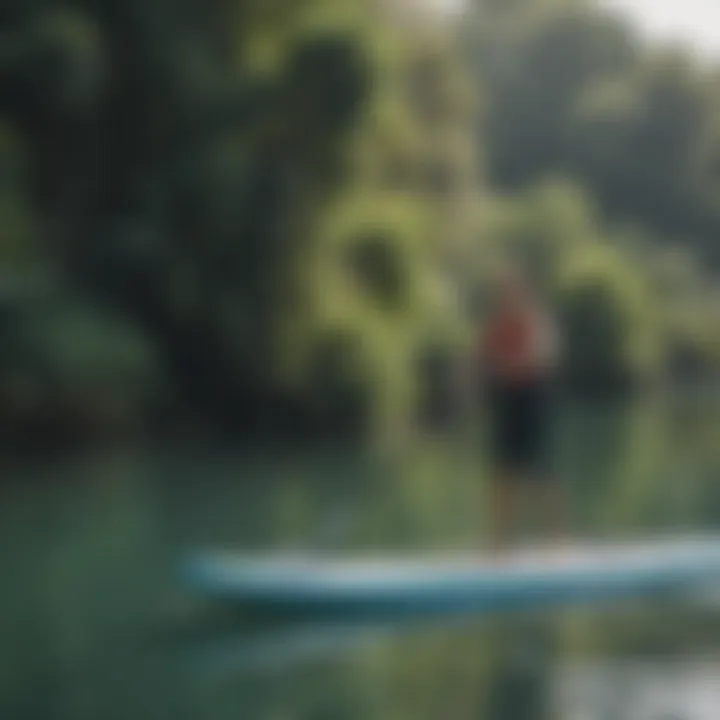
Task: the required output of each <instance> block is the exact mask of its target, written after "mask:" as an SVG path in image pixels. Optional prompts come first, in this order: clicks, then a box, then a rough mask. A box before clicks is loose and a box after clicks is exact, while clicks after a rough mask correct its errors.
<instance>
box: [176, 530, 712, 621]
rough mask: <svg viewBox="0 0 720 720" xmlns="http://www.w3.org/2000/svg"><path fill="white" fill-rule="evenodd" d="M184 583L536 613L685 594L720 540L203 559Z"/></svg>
mask: <svg viewBox="0 0 720 720" xmlns="http://www.w3.org/2000/svg"><path fill="white" fill-rule="evenodd" d="M184 577H185V581H186V583H187V584H188V586H189V587H190V588H191V589H192V590H193V591H195V592H197V593H199V594H201V595H203V596H207V597H210V598H216V599H222V600H228V601H234V602H237V603H241V604H244V605H247V606H251V607H256V608H260V609H263V608H265V609H276V610H278V609H279V610H283V609H286V610H291V611H299V612H305V611H313V612H339V613H348V614H368V613H369V614H372V613H377V612H403V613H415V612H435V611H442V610H458V611H460V610H483V609H485V610H488V609H502V608H509V607H525V606H527V607H533V606H539V605H545V604H548V603H565V602H583V601H594V600H602V599H605V598H608V599H609V598H614V597H624V596H633V595H640V594H645V593H652V592H658V591H663V590H683V589H686V588H690V587H697V586H700V585H703V584H707V583H712V582H715V581H717V580H718V579H720V538H715V539H709V540H696V541H685V542H680V541H666V542H660V541H657V542H654V543H648V544H646V545H645V546H644V547H641V546H627V547H623V546H620V545H615V546H605V547H597V548H592V549H586V550H584V551H579V552H577V553H576V554H575V556H574V557H570V558H569V559H568V560H567V561H565V560H563V557H562V554H560V555H558V556H556V555H555V554H553V553H552V552H545V553H536V554H535V555H534V556H531V555H528V556H527V557H523V556H522V555H520V556H518V558H514V557H513V558H510V559H509V560H508V562H507V564H504V565H491V564H488V563H487V562H484V563H483V562H482V561H472V560H464V561H459V560H458V559H457V558H453V557H449V558H446V559H444V560H443V559H434V560H427V561H418V560H413V559H410V558H397V559H394V560H378V561H362V560H352V559H339V558H334V559H333V558H323V557H306V558H295V559H293V558H282V557H277V556H272V555H268V556H254V557H242V556H234V555H232V554H229V553H203V554H199V555H197V556H195V557H193V558H190V559H189V560H188V562H187V563H186V565H185V567H184Z"/></svg>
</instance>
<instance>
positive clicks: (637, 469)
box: [0, 397, 720, 720]
mask: <svg viewBox="0 0 720 720" xmlns="http://www.w3.org/2000/svg"><path fill="white" fill-rule="evenodd" d="M719 439H720V404H718V403H717V402H716V401H714V400H711V399H709V398H707V397H705V398H704V401H703V398H702V397H700V398H695V399H685V400H683V401H673V402H672V403H670V402H667V401H662V400H654V401H645V402H642V403H636V404H634V405H632V406H622V407H609V406H604V407H598V406H595V407H572V408H570V407H569V408H566V410H565V412H564V413H563V417H562V422H561V423H560V427H559V428H558V450H557V453H556V472H557V475H558V477H559V478H560V479H561V480H562V482H563V484H564V485H565V487H566V490H567V493H568V495H569V497H570V498H571V501H572V507H573V510H574V518H575V522H576V526H577V528H578V531H579V532H580V533H582V534H583V535H584V536H589V537H603V536H607V537H632V536H638V535H640V536H647V535H653V534H655V533H661V532H662V533H668V532H672V533H678V534H681V533H684V532H688V531H695V530H703V531H715V530H716V529H717V526H718V523H719V522H720V482H719V480H720V442H718V440H719ZM484 476H485V471H484V467H483V462H482V453H481V452H480V447H479V444H478V443H477V442H476V441H474V440H473V438H472V437H469V436H467V437H464V438H461V437H458V438H455V439H454V440H452V441H450V440H440V439H433V440H431V439H427V440H424V441H423V442H419V443H418V444H417V447H415V448H412V449H407V450H406V451H404V452H403V453H402V454H400V455H398V456H397V457H395V458H393V459H392V460H386V461H383V462H380V461H379V460H377V459H372V458H369V457H362V458H359V457H357V456H354V455H351V454H350V453H347V452H343V451H340V450H337V451H331V450H325V451H323V452H309V451H308V452H306V453H300V452H297V451H295V452H293V453H283V452H280V451H277V450H276V451H270V450H266V451H263V450H259V449H258V450H256V451H255V452H253V453H242V454H240V453H235V452H231V451H228V450H225V451H223V452H219V451H218V452H213V453H209V452H204V453H199V452H190V451H188V450H187V449H183V448H174V449H165V450H163V451H156V452H154V453H148V452H144V453H140V452H137V453H135V454H134V455H130V454H128V453H125V454H123V455H122V456H115V457H110V456H104V457H100V458H86V459H84V460H81V461H74V462H73V463H68V464H65V465H55V466H54V467H52V468H47V467H45V468H44V469H40V468H39V466H38V464H35V466H34V467H31V466H29V465H28V467H25V468H15V469H14V470H12V471H8V473H6V478H5V482H4V483H3V486H2V502H0V569H1V570H2V592H0V718H3V720H5V718H7V719H8V720H26V719H27V720H31V719H32V720H36V719H37V720H45V719H47V720H115V719H116V720H144V719H145V718H147V719H148V720H151V719H155V718H157V719H159V720H160V719H165V718H167V719H168V720H170V719H172V720H182V719H187V720H195V719H198V720H200V719H202V720H226V719H227V720H230V719H232V720H255V719H256V718H257V719H258V720H261V719H262V720H265V719H267V720H343V719H344V718H353V719H357V720H366V719H367V720H370V719H372V720H385V719H387V720H406V719H407V720H424V719H428V720H430V719H432V720H465V719H468V720H470V719H472V720H477V719H478V718H489V719H490V720H535V719H536V718H537V719H542V720H544V719H545V718H547V719H548V720H566V719H567V720H580V718H581V717H583V718H587V719H588V720H600V719H601V718H602V719H603V720H604V719H606V718H618V720H622V718H625V717H627V718H632V720H662V719H663V718H666V720H668V719H669V718H674V719H676V720H681V719H682V720H705V718H706V717H708V718H710V717H711V716H710V715H706V714H703V713H705V712H706V710H704V709H703V708H708V707H710V708H711V711H713V712H715V713H716V714H715V715H712V717H713V718H716V717H717V716H718V715H717V712H718V711H719V710H720V699H717V700H716V699H714V698H715V696H714V695H712V692H713V690H712V688H713V687H714V686H715V684H716V683H715V682H714V681H713V679H714V678H717V677H719V676H720V675H719V674H718V673H717V670H719V669H720V665H718V664H716V661H717V659H719V658H720V604H717V605H716V603H715V602H714V601H712V599H711V600H707V599H705V600H703V601H702V602H701V601H699V600H693V601H690V600H683V601H680V600H675V601H672V602H671V601H669V600H663V601H657V602H647V601H644V602H631V603H627V602H625V603H620V604H613V605H601V606H597V607H592V608H583V609H575V610H571V611H567V610H566V611H562V612H547V611H543V612H537V613H530V614H527V613H526V614H506V615H498V616H482V617H481V616H479V617H477V618H463V619H457V620H455V621H453V622H450V623H448V622H444V623H428V624H427V625H424V626H414V627H412V628H392V627H358V626H355V627H352V626H350V627H342V626H338V625H335V626H326V625H323V624H322V623H316V624H314V625H298V624H295V623H293V622H291V621H290V620H287V621H283V620H281V619H277V618H276V619H274V620H270V619H265V620H262V619H259V618H250V617H244V616H242V615H241V614H239V613H238V612H236V611H233V610H230V609H227V608H217V607H213V606H208V605H205V604H203V603H202V602H199V601H197V600H196V599H194V598H192V597H188V596H187V595H186V594H184V593H183V591H182V588H180V587H179V586H178V583H177V578H176V577H175V576H174V570H175V568H176V566H177V562H178V560H179V559H180V558H182V557H183V555H184V554H185V553H186V552H187V551H188V550H195V549H198V548H202V547H217V546H220V547H223V548H226V547H231V548H238V549H246V550H247V549H267V548H273V549H278V548H302V549H313V548H348V549H349V548H353V549H366V550H368V551H370V550H373V551H378V550H380V551H382V550H388V551H398V550H401V549H410V548H412V549H418V548H420V549H425V548H426V549H428V550H437V549H444V550H447V549H458V550H467V549H468V548H473V547H479V546H480V545H481V544H482V543H483V541H484V538H485V530H484V528H486V518H485V503H484V484H483V478H484ZM528 532H530V533H532V532H537V530H535V529H533V528H529V530H528ZM530 537H531V536H530ZM673 683H675V684H674V685H673ZM669 688H673V690H672V692H669ZM663 689H664V691H666V695H667V696H668V697H667V698H666V699H663V697H665V696H662V692H661V691H663ZM661 696H662V697H661ZM672 698H675V700H672ZM612 702H615V703H616V706H613V705H612V704H611V703H612ZM673 702H675V703H676V704H679V707H675V706H671V705H672V703H673ZM663 703H664V704H663ZM583 713H584V714H583ZM663 713H664V714H663ZM673 713H674V714H673Z"/></svg>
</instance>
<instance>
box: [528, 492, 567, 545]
mask: <svg viewBox="0 0 720 720" xmlns="http://www.w3.org/2000/svg"><path fill="white" fill-rule="evenodd" d="M534 495H535V498H534V499H535V501H536V502H537V508H538V510H539V512H541V513H542V519H543V522H544V524H545V527H546V532H547V533H549V534H550V536H551V538H552V541H553V542H555V543H558V544H561V545H564V544H565V543H566V542H567V541H568V538H569V536H570V534H571V529H570V517H569V511H568V503H567V498H566V497H565V493H564V491H563V489H562V487H560V485H559V484H558V483H555V482H550V481H548V482H543V483H540V484H538V487H537V488H536V491H535V493H534Z"/></svg>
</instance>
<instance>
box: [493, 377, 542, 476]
mask: <svg viewBox="0 0 720 720" xmlns="http://www.w3.org/2000/svg"><path fill="white" fill-rule="evenodd" d="M489 398H490V407H489V411H490V417H489V420H490V439H491V451H492V455H493V461H494V463H495V465H496V467H499V468H501V469H502V470H505V471H508V472H517V473H521V474H524V475H525V476H526V478H527V479H529V478H531V477H532V479H533V480H536V479H541V478H543V477H544V476H545V475H546V473H547V471H548V470H549V468H548V464H549V460H550V453H551V447H550V445H551V437H552V426H553V412H552V410H553V398H552V389H551V383H550V381H549V380H544V379H543V380H538V381H533V382H529V383H523V384H504V383H499V382H494V383H492V384H491V385H490V388H489Z"/></svg>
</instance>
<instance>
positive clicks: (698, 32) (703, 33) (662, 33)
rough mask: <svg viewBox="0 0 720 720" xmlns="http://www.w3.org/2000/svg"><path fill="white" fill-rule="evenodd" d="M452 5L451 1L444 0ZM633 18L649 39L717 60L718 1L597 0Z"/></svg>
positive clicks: (719, 54)
mask: <svg viewBox="0 0 720 720" xmlns="http://www.w3.org/2000/svg"><path fill="white" fill-rule="evenodd" d="M446 1H447V2H449V3H451V2H455V0H446ZM601 2H602V3H603V4H605V5H608V6H611V7H615V8H618V9H621V10H623V11H624V12H627V13H628V14H630V15H631V16H632V17H634V18H635V19H636V20H637V22H638V24H639V25H640V26H641V27H642V28H643V30H644V31H645V32H646V33H647V34H648V35H650V36H651V37H657V38H661V39H681V40H684V41H687V42H689V43H691V44H692V45H693V46H695V47H696V48H697V49H698V50H699V51H701V52H703V53H704V54H708V55H712V56H713V57H716V58H720V0H601Z"/></svg>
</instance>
